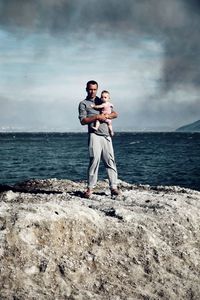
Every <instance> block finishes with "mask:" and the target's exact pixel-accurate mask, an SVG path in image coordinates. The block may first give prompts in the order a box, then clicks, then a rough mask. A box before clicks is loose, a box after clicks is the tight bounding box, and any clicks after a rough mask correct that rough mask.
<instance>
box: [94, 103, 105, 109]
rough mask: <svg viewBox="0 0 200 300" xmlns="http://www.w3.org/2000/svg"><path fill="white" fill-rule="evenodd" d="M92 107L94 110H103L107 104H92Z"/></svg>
mask: <svg viewBox="0 0 200 300" xmlns="http://www.w3.org/2000/svg"><path fill="white" fill-rule="evenodd" d="M91 107H92V108H94V109H97V110H99V109H102V108H104V107H105V103H102V104H99V105H95V104H91Z"/></svg>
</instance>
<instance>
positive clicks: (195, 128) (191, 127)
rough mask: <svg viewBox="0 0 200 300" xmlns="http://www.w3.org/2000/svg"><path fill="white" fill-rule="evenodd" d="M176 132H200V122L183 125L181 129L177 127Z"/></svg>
mask: <svg viewBox="0 0 200 300" xmlns="http://www.w3.org/2000/svg"><path fill="white" fill-rule="evenodd" d="M176 131H192V132H200V120H198V121H196V122H194V123H191V124H188V125H184V126H182V127H179V128H178V129H176Z"/></svg>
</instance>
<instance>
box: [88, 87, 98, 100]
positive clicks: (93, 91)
mask: <svg viewBox="0 0 200 300" xmlns="http://www.w3.org/2000/svg"><path fill="white" fill-rule="evenodd" d="M97 89H98V87H97V84H89V85H88V87H87V88H86V91H87V94H88V98H90V99H94V98H95V97H96V95H97Z"/></svg>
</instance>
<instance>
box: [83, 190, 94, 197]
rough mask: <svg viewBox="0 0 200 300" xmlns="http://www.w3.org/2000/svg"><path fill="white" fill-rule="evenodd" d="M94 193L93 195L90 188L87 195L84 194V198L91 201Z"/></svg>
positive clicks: (86, 192)
mask: <svg viewBox="0 0 200 300" xmlns="http://www.w3.org/2000/svg"><path fill="white" fill-rule="evenodd" d="M92 193H93V190H92V189H89V188H88V189H87V190H86V191H85V193H84V194H83V197H84V198H86V199H89V198H90V197H91V196H92Z"/></svg>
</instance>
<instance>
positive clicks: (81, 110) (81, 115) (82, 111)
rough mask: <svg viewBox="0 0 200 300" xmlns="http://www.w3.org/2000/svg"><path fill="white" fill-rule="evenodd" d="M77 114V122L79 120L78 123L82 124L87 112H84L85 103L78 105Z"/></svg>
mask: <svg viewBox="0 0 200 300" xmlns="http://www.w3.org/2000/svg"><path fill="white" fill-rule="evenodd" d="M78 113H79V116H78V117H79V120H80V122H82V120H83V119H84V118H86V117H87V111H86V105H85V103H83V102H80V103H79V107H78Z"/></svg>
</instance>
